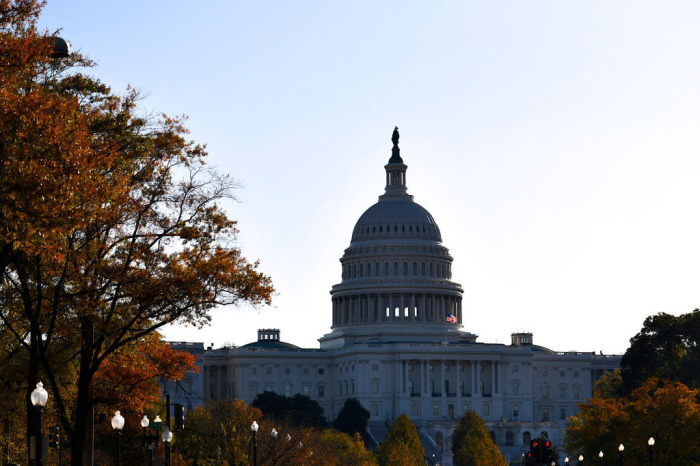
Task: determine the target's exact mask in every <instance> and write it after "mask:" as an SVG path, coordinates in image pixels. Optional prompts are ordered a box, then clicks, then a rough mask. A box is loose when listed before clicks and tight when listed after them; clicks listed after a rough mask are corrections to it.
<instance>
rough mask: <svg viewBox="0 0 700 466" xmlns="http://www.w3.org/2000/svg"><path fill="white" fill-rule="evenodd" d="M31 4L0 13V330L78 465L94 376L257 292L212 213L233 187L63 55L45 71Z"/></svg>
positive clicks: (181, 136)
mask: <svg viewBox="0 0 700 466" xmlns="http://www.w3.org/2000/svg"><path fill="white" fill-rule="evenodd" d="M42 6H43V4H42V3H40V2H37V1H36V0H0V109H1V110H0V274H1V276H0V278H1V282H0V324H1V326H2V329H1V330H2V332H3V335H4V336H9V337H11V338H13V339H14V341H15V343H16V345H17V346H18V347H21V348H23V350H25V351H26V353H27V354H28V361H29V363H28V366H29V367H28V368H27V378H26V381H27V385H26V387H25V389H26V390H27V393H28V392H29V391H30V390H31V389H32V388H33V385H34V384H35V383H36V381H38V379H39V377H41V378H42V379H44V382H45V385H46V386H47V389H49V391H50V393H51V395H52V396H51V402H52V403H53V404H54V405H55V409H56V410H57V412H58V413H59V416H60V418H61V423H62V425H63V427H64V429H65V430H66V431H67V432H68V433H69V435H70V436H71V439H72V443H71V445H72V446H71V455H72V464H76V465H79V464H84V463H85V461H86V460H87V458H86V456H85V454H84V453H85V451H86V446H87V443H86V436H87V432H88V420H89V416H90V412H91V410H92V408H93V407H94V406H95V403H96V401H99V400H96V399H95V398H93V396H92V393H93V388H94V386H95V383H96V381H98V380H99V374H100V371H101V370H103V365H105V364H107V366H104V367H109V366H108V365H109V363H108V361H110V359H111V358H116V359H118V358H119V355H120V351H123V350H124V348H128V347H130V346H131V345H134V344H139V342H141V343H143V342H145V341H147V337H148V336H149V335H151V334H153V333H154V332H156V331H157V330H158V329H160V328H161V327H163V326H164V325H166V324H170V323H187V324H191V325H194V326H201V325H205V324H207V323H208V321H209V311H210V310H211V309H212V308H214V307H215V306H226V305H235V304H237V303H242V302H247V303H252V304H260V303H268V302H269V299H270V295H271V293H272V291H273V289H272V285H271V283H270V280H269V278H268V277H266V276H265V275H263V274H261V273H260V272H259V271H258V270H257V263H250V262H248V261H247V260H246V259H245V258H244V257H243V256H242V254H241V251H240V250H239V249H238V248H237V247H236V246H235V244H234V241H235V237H236V233H237V229H236V223H235V222H234V221H233V220H231V219H230V218H229V217H228V216H227V214H226V213H225V212H224V211H223V210H222V209H221V207H220V206H219V204H220V202H221V201H223V200H225V199H230V198H231V197H232V195H233V189H234V188H235V183H234V182H232V181H231V180H230V179H229V178H228V177H226V176H222V175H220V174H218V173H216V172H215V171H213V170H212V169H211V168H209V167H207V166H206V164H205V160H206V156H207V154H206V151H205V150H204V148H203V147H202V146H199V145H196V144H194V143H193V142H191V141H188V140H187V139H186V133H187V131H186V129H185V127H184V126H183V121H182V119H181V118H169V117H166V116H163V117H160V118H158V119H149V118H143V117H140V116H139V115H138V107H137V103H138V100H139V96H138V94H137V93H136V92H133V91H128V92H127V94H126V95H125V96H117V95H115V94H113V93H112V92H111V91H110V89H109V88H108V87H106V86H105V85H103V84H102V83H100V82H99V81H97V80H96V79H94V78H91V77H89V76H86V75H84V74H81V73H79V72H78V67H85V66H90V65H91V63H90V62H89V61H88V60H86V59H85V58H83V57H81V56H79V55H73V56H71V57H70V58H68V59H64V60H60V61H57V60H56V61H51V59H50V58H49V56H50V52H51V47H52V44H53V35H52V34H49V33H48V32H46V31H39V30H37V28H36V21H37V18H38V15H39V13H40V11H41V7H42ZM67 366H72V367H74V368H75V374H76V381H75V386H74V390H72V391H71V390H65V389H64V387H63V386H62V379H61V377H62V371H63V370H64V369H65V368H66V367H67ZM120 376H124V377H125V378H126V374H121V375H120ZM29 411H30V410H29V409H28V410H27V412H29ZM28 421H29V420H28ZM30 422H31V421H30Z"/></svg>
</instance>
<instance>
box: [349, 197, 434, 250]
mask: <svg viewBox="0 0 700 466" xmlns="http://www.w3.org/2000/svg"><path fill="white" fill-rule="evenodd" d="M386 238H404V239H422V240H428V241H437V242H440V241H442V238H441V237H440V229H439V228H438V226H437V223H435V220H434V219H433V216H432V215H430V212H428V211H427V210H425V208H423V207H422V206H421V205H420V204H418V203H416V202H413V200H412V199H410V196H407V198H406V199H404V198H400V199H392V200H380V201H379V202H377V203H376V204H374V205H373V206H372V207H370V208H369V209H367V210H366V211H365V213H364V214H362V216H360V219H359V220H358V221H357V223H356V224H355V228H354V229H353V232H352V240H351V241H350V242H351V243H356V242H358V241H371V240H377V239H386Z"/></svg>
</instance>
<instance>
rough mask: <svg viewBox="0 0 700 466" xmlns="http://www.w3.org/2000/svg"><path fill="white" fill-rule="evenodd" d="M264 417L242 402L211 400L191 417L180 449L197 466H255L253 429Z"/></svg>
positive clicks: (183, 432)
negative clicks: (251, 464) (252, 451)
mask: <svg viewBox="0 0 700 466" xmlns="http://www.w3.org/2000/svg"><path fill="white" fill-rule="evenodd" d="M261 417H262V413H261V412H260V410H259V409H258V408H255V407H253V406H248V405H246V404H245V403H244V402H243V401H241V400H234V401H228V400H221V401H210V402H208V403H206V404H205V405H204V406H198V407H196V408H195V409H194V410H192V411H191V412H190V413H189V414H188V416H187V423H186V424H185V430H184V431H182V432H181V433H179V434H178V436H177V438H176V439H175V441H176V442H177V443H176V444H177V448H178V450H180V452H182V454H183V455H184V456H185V457H187V458H189V459H191V460H193V461H194V464H196V465H198V466H209V465H211V466H223V465H237V464H249V463H252V455H251V452H250V448H249V447H250V444H251V439H252V435H251V430H250V426H251V424H252V423H253V421H259V420H260V418H261ZM261 430H262V429H261Z"/></svg>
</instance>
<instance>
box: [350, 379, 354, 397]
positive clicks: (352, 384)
mask: <svg viewBox="0 0 700 466" xmlns="http://www.w3.org/2000/svg"><path fill="white" fill-rule="evenodd" d="M350 387H351V388H352V394H353V395H354V394H355V382H352V383H351V384H350Z"/></svg>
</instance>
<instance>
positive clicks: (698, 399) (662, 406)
mask: <svg viewBox="0 0 700 466" xmlns="http://www.w3.org/2000/svg"><path fill="white" fill-rule="evenodd" d="M616 377H617V378H618V379H619V378H620V376H619V371H617V375H616ZM609 383H610V380H609V379H608V380H607V381H606V384H609ZM616 383H617V384H618V385H619V384H620V382H619V380H618V381H617V382H616ZM597 388H598V387H597V386H596V390H595V395H594V396H593V398H591V399H590V400H588V401H587V402H585V403H580V404H579V408H580V409H581V411H580V412H579V413H578V414H577V415H576V416H574V417H572V418H571V419H570V424H569V426H568V427H567V429H566V435H565V438H564V442H565V446H566V450H567V451H569V452H572V453H576V454H577V455H578V454H579V453H582V454H583V456H584V458H586V457H588V458H593V457H595V456H597V455H598V452H599V451H603V452H604V454H605V455H606V456H610V457H613V458H615V457H617V456H618V454H619V453H618V446H619V445H620V444H622V445H624V460H625V464H626V465H645V464H649V448H648V445H647V441H648V439H649V437H654V439H655V441H656V445H655V447H654V450H655V452H654V464H668V465H674V466H685V465H687V466H690V465H697V464H699V463H700V444H699V443H698V441H697V439H698V438H700V390H697V389H690V388H688V387H687V386H686V385H684V384H682V383H680V382H670V381H662V380H659V379H658V378H656V377H652V378H650V379H648V380H647V381H646V382H644V383H643V384H642V385H641V386H639V387H638V388H636V389H635V390H633V391H632V394H631V395H630V396H629V397H616V396H609V395H606V391H601V390H598V389H597ZM608 392H609V391H608Z"/></svg>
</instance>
